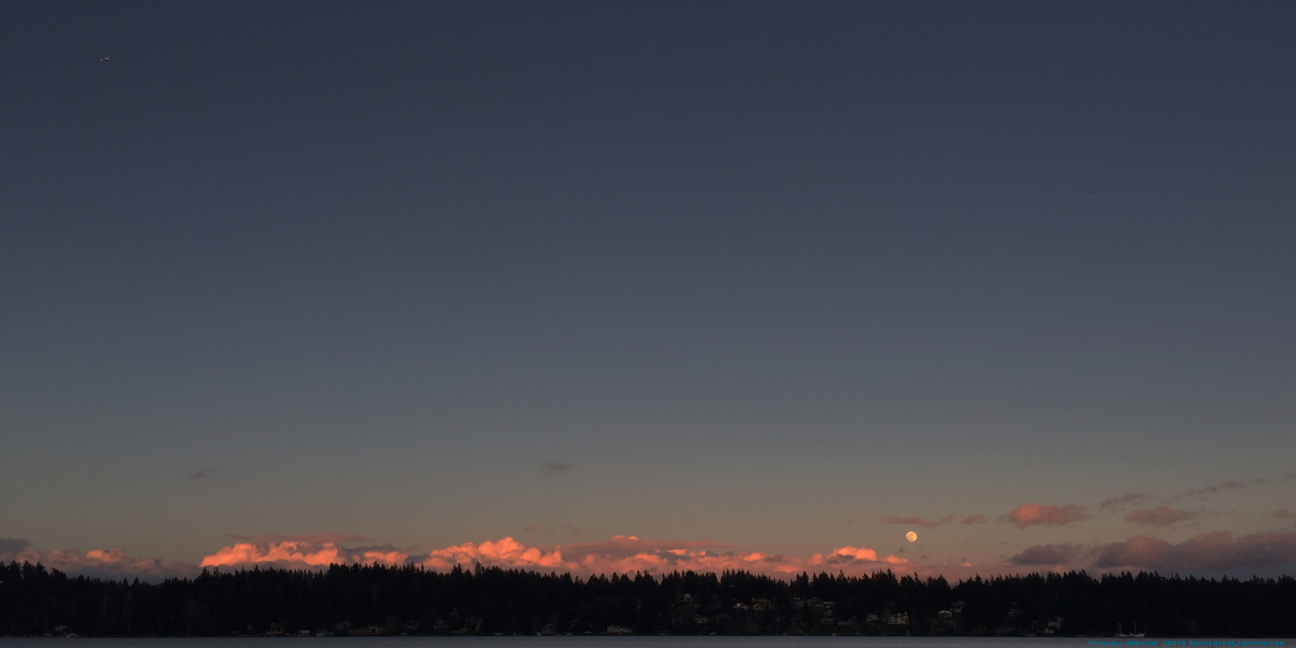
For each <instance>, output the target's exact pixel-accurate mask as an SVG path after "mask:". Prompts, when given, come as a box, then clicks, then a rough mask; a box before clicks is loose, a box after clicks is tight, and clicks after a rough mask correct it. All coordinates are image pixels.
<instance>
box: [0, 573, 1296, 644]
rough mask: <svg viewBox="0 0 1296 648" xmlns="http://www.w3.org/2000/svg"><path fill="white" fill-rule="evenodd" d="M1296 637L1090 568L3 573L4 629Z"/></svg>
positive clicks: (1222, 601)
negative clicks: (153, 576)
mask: <svg viewBox="0 0 1296 648" xmlns="http://www.w3.org/2000/svg"><path fill="white" fill-rule="evenodd" d="M1118 624H1120V626H1121V627H1122V628H1123V629H1124V631H1125V632H1131V631H1133V630H1134V628H1135V625H1136V624H1137V628H1138V629H1139V630H1140V631H1147V632H1148V634H1149V636H1237V637H1256V636H1268V637H1274V636H1279V637H1281V636H1287V637H1290V636H1296V579H1293V578H1292V577H1290V576H1283V577H1281V578H1278V579H1260V578H1255V579H1252V580H1248V581H1242V580H1237V579H1230V578H1224V579H1222V580H1214V579H1198V578H1192V577H1189V578H1180V577H1178V576H1174V577H1169V578H1167V577H1163V576H1160V575H1157V574H1154V573H1139V574H1138V575H1133V574H1129V573H1123V574H1119V575H1112V574H1109V575H1103V576H1101V577H1097V578H1095V577H1093V576H1090V575H1088V574H1085V573H1084V572H1079V573H1077V572H1070V573H1067V574H1047V575H1040V574H1029V575H1025V576H1001V577H993V578H989V579H983V578H980V577H977V578H974V579H972V580H967V581H961V582H959V583H958V584H955V585H950V584H949V583H948V582H947V581H946V580H945V579H943V578H927V579H920V578H918V577H916V576H897V575H895V574H893V573H891V572H890V571H887V572H878V573H875V574H873V575H871V576H862V577H853V576H844V575H840V574H839V575H836V576H834V575H831V574H817V575H809V574H801V575H800V576H798V577H796V578H794V579H792V580H791V581H780V580H775V579H772V578H770V577H767V576H762V575H757V574H751V573H747V572H724V573H722V574H718V575H717V574H697V573H693V572H686V573H673V574H670V575H667V576H663V577H653V576H649V575H646V574H634V575H618V574H614V575H611V576H594V577H591V578H588V579H582V578H577V577H573V576H571V575H569V574H540V573H536V572H528V571H520V570H511V569H510V570H506V569H500V568H497V567H489V568H487V567H481V566H477V567H475V568H473V569H462V568H458V567H456V568H455V569H454V570H452V571H450V572H446V573H440V572H434V571H427V570H424V569H421V568H416V567H408V566H407V567H387V566H382V565H369V566H359V565H351V566H341V565H334V566H332V567H330V568H329V569H327V570H325V571H318V572H317V571H292V570H282V569H252V570H240V571H233V572H221V571H206V572H204V573H203V574H202V575H201V576H198V577H197V578H193V579H189V578H184V579H169V580H166V581H163V582H161V583H141V582H139V581H138V580H134V581H130V582H128V581H126V580H122V581H113V580H102V579H92V578H85V577H75V578H73V577H68V576H67V575H65V574H63V573H61V572H59V571H57V570H47V569H45V568H44V567H41V566H39V565H30V564H22V565H19V564H17V563H10V564H8V565H3V564H0V635H45V634H69V633H74V634H78V635H98V636H103V635H165V636H230V635H248V634H251V635H265V634H271V635H278V634H294V635H295V634H298V633H310V634H319V635H328V634H336V635H347V634H478V635H481V634H496V633H501V634H534V633H542V634H555V633H557V634H567V633H572V634H585V633H592V634H604V633H607V632H609V631H611V632H614V633H633V634H711V633H715V634H825V635H826V634H906V633H908V634H914V635H922V634H927V635H939V634H950V635H1024V634H1034V635H1047V634H1058V635H1064V636H1074V635H1088V636H1100V635H1110V634H1112V633H1113V632H1114V631H1115V630H1116V628H1117V627H1118Z"/></svg>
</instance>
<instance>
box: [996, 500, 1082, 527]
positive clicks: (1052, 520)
mask: <svg viewBox="0 0 1296 648" xmlns="http://www.w3.org/2000/svg"><path fill="white" fill-rule="evenodd" d="M1007 518H1008V520H1009V521H1011V522H1012V523H1013V524H1016V525H1017V528H1019V529H1025V528H1026V527H1028V526H1035V525H1037V524H1057V525H1064V524H1071V523H1073V522H1080V521H1082V520H1087V519H1089V518H1090V515H1089V509H1088V508H1086V507H1084V506H1078V505H1076V504H1066V505H1061V506H1059V505H1057V504H1022V505H1021V506H1018V507H1017V508H1015V509H1013V510H1012V512H1010V513H1009V514H1008V515H1007Z"/></svg>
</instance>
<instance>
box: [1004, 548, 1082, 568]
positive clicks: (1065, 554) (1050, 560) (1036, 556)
mask: <svg viewBox="0 0 1296 648" xmlns="http://www.w3.org/2000/svg"><path fill="white" fill-rule="evenodd" d="M1083 554H1084V547H1081V546H1080V545H1077V544H1065V543H1064V544H1042V545H1035V546H1034V547H1027V548H1026V549H1025V550H1024V551H1022V552H1021V553H1019V554H1017V555H1015V556H1013V557H1012V558H1009V559H1008V562H1010V563H1013V564H1014V565H1062V564H1066V563H1069V562H1072V561H1074V560H1076V559H1078V558H1080V556H1081V555H1083Z"/></svg>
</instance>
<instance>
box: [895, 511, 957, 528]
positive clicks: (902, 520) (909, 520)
mask: <svg viewBox="0 0 1296 648" xmlns="http://www.w3.org/2000/svg"><path fill="white" fill-rule="evenodd" d="M953 520H954V514H952V513H951V514H950V515H946V516H945V517H943V518H941V519H939V520H932V521H930V522H929V521H927V520H924V519H923V518H922V517H920V516H917V515H912V516H909V517H900V516H898V515H884V516H882V521H883V522H886V523H887V524H906V525H910V526H919V527H926V528H928V529H934V528H936V527H938V526H940V525H942V524H947V523H949V522H952V521H953Z"/></svg>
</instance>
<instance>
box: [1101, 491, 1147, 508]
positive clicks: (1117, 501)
mask: <svg viewBox="0 0 1296 648" xmlns="http://www.w3.org/2000/svg"><path fill="white" fill-rule="evenodd" d="M1150 497H1151V496H1150V495H1147V494H1145V493H1125V494H1123V495H1115V496H1113V497H1108V498H1107V499H1105V500H1103V501H1101V502H1099V503H1098V508H1100V509H1103V510H1107V509H1118V508H1124V507H1126V506H1138V505H1139V504H1142V503H1143V502H1146V501H1147V500H1148V498H1150Z"/></svg>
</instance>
